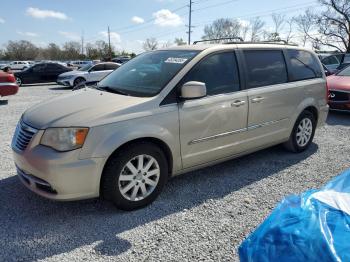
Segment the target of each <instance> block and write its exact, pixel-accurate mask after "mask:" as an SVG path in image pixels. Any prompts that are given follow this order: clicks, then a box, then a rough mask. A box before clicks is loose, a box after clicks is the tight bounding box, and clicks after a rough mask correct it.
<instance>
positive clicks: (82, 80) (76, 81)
mask: <svg viewBox="0 0 350 262" xmlns="http://www.w3.org/2000/svg"><path fill="white" fill-rule="evenodd" d="M85 81H86V80H85V79H84V78H82V77H78V78H76V79H75V80H74V82H73V87H75V86H77V85H79V84H81V83H83V82H85Z"/></svg>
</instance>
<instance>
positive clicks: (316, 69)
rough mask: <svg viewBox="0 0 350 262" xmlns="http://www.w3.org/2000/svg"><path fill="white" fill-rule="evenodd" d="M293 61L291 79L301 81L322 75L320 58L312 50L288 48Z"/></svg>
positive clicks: (291, 61)
mask: <svg viewBox="0 0 350 262" xmlns="http://www.w3.org/2000/svg"><path fill="white" fill-rule="evenodd" d="M287 52H288V55H289V58H290V63H291V80H293V81H299V80H306V79H312V78H319V77H322V68H321V66H320V64H319V62H318V59H317V58H316V57H315V56H314V55H312V54H311V53H310V52H307V51H302V50H288V51H287Z"/></svg>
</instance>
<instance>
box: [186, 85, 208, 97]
mask: <svg viewBox="0 0 350 262" xmlns="http://www.w3.org/2000/svg"><path fill="white" fill-rule="evenodd" d="M206 95H207V87H206V86H205V83H202V82H196V81H190V82H187V83H185V84H184V85H183V86H182V87H181V98H183V99H196V98H202V97H205V96H206Z"/></svg>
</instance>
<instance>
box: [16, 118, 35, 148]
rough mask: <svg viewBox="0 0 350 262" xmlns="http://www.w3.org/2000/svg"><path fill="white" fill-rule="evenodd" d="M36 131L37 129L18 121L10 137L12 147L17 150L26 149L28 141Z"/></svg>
mask: <svg viewBox="0 0 350 262" xmlns="http://www.w3.org/2000/svg"><path fill="white" fill-rule="evenodd" d="M36 132H38V130H37V129H35V128H32V127H30V126H28V125H26V124H25V123H23V122H22V121H20V122H19V123H18V125H17V127H16V131H15V134H14V136H13V139H12V148H14V149H16V150H19V151H24V150H26V148H27V146H28V144H29V142H30V141H31V140H32V138H33V136H34V135H35V134H36Z"/></svg>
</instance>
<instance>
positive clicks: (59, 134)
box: [40, 127, 89, 151]
mask: <svg viewBox="0 0 350 262" xmlns="http://www.w3.org/2000/svg"><path fill="white" fill-rule="evenodd" d="M88 132H89V129H88V128H86V127H69V128H48V129H46V130H45V132H44V134H43V136H42V138H41V141H40V144H42V145H44V146H48V147H51V148H53V149H55V150H57V151H70V150H74V149H78V148H81V147H82V146H83V145H84V142H85V138H86V136H87V134H88Z"/></svg>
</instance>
